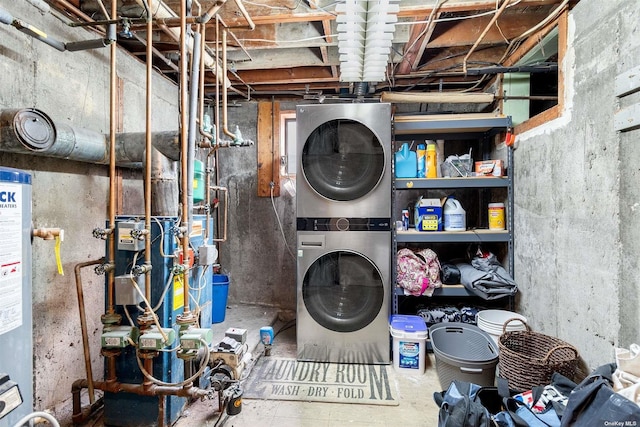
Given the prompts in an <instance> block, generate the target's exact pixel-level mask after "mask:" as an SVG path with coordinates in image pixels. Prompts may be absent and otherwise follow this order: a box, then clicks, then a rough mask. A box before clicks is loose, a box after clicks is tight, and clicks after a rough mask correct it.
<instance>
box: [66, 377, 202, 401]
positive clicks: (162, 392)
mask: <svg viewBox="0 0 640 427" xmlns="http://www.w3.org/2000/svg"><path fill="white" fill-rule="evenodd" d="M71 387H72V391H74V390H81V389H83V388H86V387H87V380H84V379H82V380H76V381H75V382H74V383H73V385H72V386H71ZM94 387H95V388H96V389H98V390H102V391H106V392H109V393H132V394H137V395H140V396H178V397H193V398H198V397H206V396H208V395H209V394H210V392H209V391H207V390H205V389H201V388H199V387H196V386H194V385H189V386H163V385H157V384H152V385H151V386H150V387H144V386H142V385H141V384H130V383H121V382H117V381H115V382H112V381H94Z"/></svg>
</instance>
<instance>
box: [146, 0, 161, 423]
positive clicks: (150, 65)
mask: <svg viewBox="0 0 640 427" xmlns="http://www.w3.org/2000/svg"><path fill="white" fill-rule="evenodd" d="M144 4H145V8H146V10H147V52H146V55H147V62H146V66H147V68H146V71H147V76H146V77H147V93H146V117H145V122H146V123H145V132H146V135H145V137H146V139H145V149H144V160H145V161H144V163H145V168H144V227H145V230H146V233H145V235H144V264H145V267H146V269H145V291H144V293H145V296H146V297H147V301H151V169H152V162H153V160H152V155H153V153H152V151H153V145H152V142H151V138H152V135H151V109H152V107H151V105H152V104H151V101H152V99H151V95H152V84H151V82H152V77H153V35H152V34H153V19H152V16H151V9H150V8H149V4H148V3H147V0H144ZM147 312H148V313H151V315H152V316H154V317H155V314H154V313H153V311H152V308H151V307H147ZM144 367H145V369H146V370H147V372H153V359H145V360H144ZM143 384H145V385H151V381H150V380H148V379H146V378H145V381H143ZM160 400H162V399H160ZM159 417H160V415H159ZM159 421H161V422H162V424H161V425H164V413H163V414H162V418H159Z"/></svg>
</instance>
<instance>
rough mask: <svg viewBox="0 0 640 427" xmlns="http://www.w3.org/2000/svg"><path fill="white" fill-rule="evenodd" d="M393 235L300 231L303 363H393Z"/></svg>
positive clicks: (300, 343) (299, 339)
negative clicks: (391, 315) (391, 269)
mask: <svg viewBox="0 0 640 427" xmlns="http://www.w3.org/2000/svg"><path fill="white" fill-rule="evenodd" d="M390 247H391V233H390V232H389V231H326V232H318V231H299V232H298V274H297V298H298V307H297V344H298V359H299V360H313V361H321V362H341V363H370V364H386V363H389V361H390V355H389V351H390V344H389V326H388V321H389V304H390V293H391V289H390V286H391V280H390V259H391V256H390Z"/></svg>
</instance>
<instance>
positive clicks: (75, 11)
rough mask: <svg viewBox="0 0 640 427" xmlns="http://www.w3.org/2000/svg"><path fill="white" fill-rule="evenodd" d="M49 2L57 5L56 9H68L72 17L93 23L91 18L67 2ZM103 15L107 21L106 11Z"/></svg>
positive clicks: (62, 0)
mask: <svg viewBox="0 0 640 427" xmlns="http://www.w3.org/2000/svg"><path fill="white" fill-rule="evenodd" d="M51 2H53V3H56V4H57V5H58V7H61V8H62V9H69V10H70V11H71V13H73V14H74V15H76V16H78V17H80V18H82V19H83V20H85V21H87V22H93V21H94V20H93V18H91V17H90V16H89V15H87V14H86V13H84V12H83V11H81V10H80V9H79V8H77V7H76V6H74V5H73V4H71V3H69V2H68V1H67V0H50V1H49V3H51ZM105 15H107V19H109V17H108V13H106V11H105Z"/></svg>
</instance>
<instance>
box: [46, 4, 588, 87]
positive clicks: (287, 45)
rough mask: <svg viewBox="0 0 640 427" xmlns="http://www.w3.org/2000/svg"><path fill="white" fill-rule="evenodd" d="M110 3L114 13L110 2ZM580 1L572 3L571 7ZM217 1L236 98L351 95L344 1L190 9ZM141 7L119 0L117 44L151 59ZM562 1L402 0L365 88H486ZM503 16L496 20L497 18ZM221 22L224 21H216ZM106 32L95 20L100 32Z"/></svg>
mask: <svg viewBox="0 0 640 427" xmlns="http://www.w3.org/2000/svg"><path fill="white" fill-rule="evenodd" d="M103 1H104V5H105V6H106V9H107V10H110V0H103ZM154 1H158V0H154ZM504 2H507V3H508V4H507V5H506V8H503V7H502V6H503V5H504ZM576 2H577V1H576V0H573V1H571V2H569V3H568V4H567V7H571V6H573V5H574V4H575V3H576ZM48 3H50V4H51V6H52V7H54V8H55V9H57V10H59V11H61V12H63V13H65V14H66V15H67V16H68V17H69V18H70V19H71V20H72V21H74V22H82V23H86V22H87V21H91V20H95V21H101V20H104V19H105V17H104V16H103V15H102V12H101V10H102V8H101V6H100V0H48ZM188 3H191V1H189V2H188ZM215 3H218V4H222V5H221V7H220V9H219V12H218V14H219V16H218V17H219V18H221V19H220V20H217V19H216V18H213V19H211V20H210V21H209V22H208V23H207V24H206V28H205V31H206V35H205V38H206V46H207V49H208V52H209V54H210V55H211V57H212V58H215V56H216V52H218V55H220V50H221V41H220V40H221V37H220V31H221V30H220V28H222V24H224V25H225V26H226V27H227V28H228V31H229V33H228V34H229V36H228V50H227V62H228V64H227V65H228V79H229V81H230V83H231V88H230V92H229V94H230V95H231V96H234V94H235V96H244V97H252V98H261V97H277V98H282V99H284V98H296V97H297V98H300V97H301V96H304V95H307V96H308V95H322V96H336V95H340V94H349V93H352V91H353V88H352V87H350V85H349V84H348V83H340V81H339V73H340V69H339V55H338V47H337V37H335V36H336V34H337V32H336V31H337V30H336V28H337V25H336V13H335V6H336V3H338V2H336V1H332V0H251V1H249V0H245V1H243V2H240V1H239V0H227V1H225V0H201V1H200V2H198V1H193V5H192V8H193V12H192V14H193V15H196V16H198V15H199V14H200V13H202V11H205V10H208V9H209V8H210V7H211V6H212V5H213V4H215ZM564 3H566V2H564ZM141 4H142V0H119V1H118V11H119V16H118V19H121V20H123V21H122V22H124V19H126V20H130V22H131V27H130V29H131V35H132V37H131V38H125V37H122V36H119V37H118V43H119V44H120V45H121V46H122V47H123V48H124V49H126V50H128V51H129V52H131V54H133V55H135V56H136V57H138V58H140V60H142V61H144V60H146V57H145V56H146V48H145V40H146V39H147V35H146V26H145V24H144V22H143V18H144V16H145V10H144V8H143V7H141ZM164 4H165V5H166V6H167V7H168V8H169V9H171V10H173V12H175V15H178V13H179V11H180V5H181V1H180V0H164ZM239 4H241V5H243V7H244V9H245V10H246V14H245V13H243V12H244V11H243V10H241V9H242V8H241V7H239V6H238V5H239ZM562 4H563V0H401V2H400V12H399V13H398V24H396V32H395V35H394V41H393V50H392V53H391V56H390V61H389V65H388V67H387V76H388V78H387V80H386V81H383V82H377V83H375V84H371V85H369V88H368V93H369V94H371V95H375V94H376V93H379V92H381V91H395V92H403V91H421V92H432V91H461V90H468V91H474V90H477V91H481V90H483V89H485V88H486V87H487V85H488V84H490V83H491V80H492V78H493V76H495V73H493V74H487V75H483V74H482V72H481V71H480V72H478V69H480V70H482V69H483V68H485V67H495V66H500V65H503V66H504V65H512V64H514V63H516V61H517V58H514V57H513V55H514V54H517V55H520V50H518V49H516V48H517V47H518V46H520V45H521V44H529V45H534V44H535V43H537V42H538V41H539V40H541V38H542V35H543V34H544V33H545V32H547V31H548V30H549V28H548V27H549V25H547V26H544V27H543V28H537V27H538V26H539V25H540V23H541V22H544V21H545V19H547V18H548V17H549V16H550V15H552V14H553V12H554V11H556V10H557V9H559V7H560V6H561V5H562ZM499 9H504V10H503V11H502V10H500V11H499ZM498 11H499V12H498ZM247 14H248V15H249V16H250V19H251V21H252V23H253V24H255V28H254V29H250V28H249V24H250V22H249V21H248V20H247V19H246V15H247ZM496 14H498V16H499V17H498V18H497V19H496V20H495V22H492V20H493V19H494V16H496ZM217 22H220V23H222V24H219V25H218V26H217V25H216V23H217ZM551 25H553V24H551ZM120 27H121V26H119V29H120ZM195 27H196V26H195V25H194V26H193V28H194V30H195V29H196V28H195ZM102 28H104V27H103V26H96V29H97V30H101V29H102ZM154 28H156V30H154V34H153V39H152V40H153V49H154V66H155V68H156V69H157V70H158V71H160V72H162V73H163V74H165V75H166V76H167V77H168V78H170V79H172V80H174V81H176V82H177V81H178V80H179V78H178V72H179V68H178V67H177V65H178V63H179V60H178V52H179V42H178V41H176V39H175V36H172V35H170V30H171V29H167V28H166V27H165V28H162V26H160V25H156V26H155V27H154ZM216 29H218V31H216ZM523 35H526V36H525V37H522V36H523ZM470 52H471V53H470ZM465 68H466V71H467V73H465ZM470 70H472V71H474V72H473V73H471V72H469V71H470ZM215 82H216V78H215V74H214V73H213V72H208V73H206V75H205V91H206V92H210V93H211V95H212V96H213V95H214V93H215V92H214V91H215Z"/></svg>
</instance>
